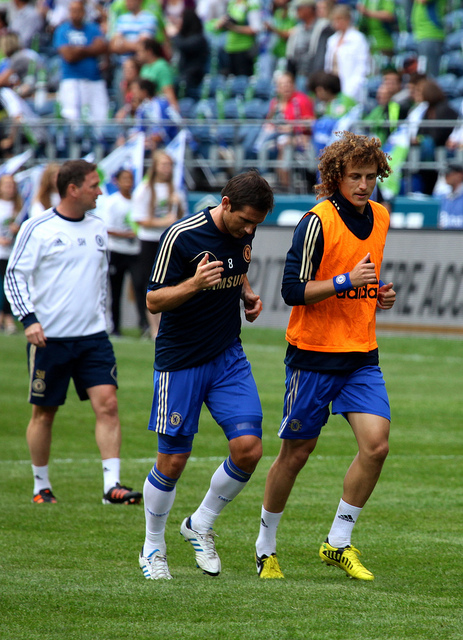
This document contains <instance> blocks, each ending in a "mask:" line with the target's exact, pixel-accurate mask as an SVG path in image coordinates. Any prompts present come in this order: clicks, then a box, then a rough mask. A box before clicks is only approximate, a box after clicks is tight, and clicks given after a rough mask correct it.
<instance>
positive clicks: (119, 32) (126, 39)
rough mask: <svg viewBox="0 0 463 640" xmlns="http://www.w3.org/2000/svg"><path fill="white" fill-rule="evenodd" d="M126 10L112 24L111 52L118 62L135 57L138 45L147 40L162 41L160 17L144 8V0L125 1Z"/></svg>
mask: <svg viewBox="0 0 463 640" xmlns="http://www.w3.org/2000/svg"><path fill="white" fill-rule="evenodd" d="M125 6H126V10H125V11H124V10H122V11H121V13H120V14H118V15H117V16H116V17H115V18H114V25H113V26H112V25H111V23H110V33H109V35H110V45H109V46H110V50H111V53H115V54H117V56H118V62H122V61H123V60H124V59H125V58H126V57H128V56H132V55H135V54H136V53H137V50H138V43H139V42H140V41H141V40H143V39H145V38H155V37H157V38H160V39H162V35H161V30H162V26H161V24H160V20H159V18H158V16H157V15H156V14H155V13H154V11H153V10H151V9H144V8H143V0H125Z"/></svg>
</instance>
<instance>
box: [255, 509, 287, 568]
mask: <svg viewBox="0 0 463 640" xmlns="http://www.w3.org/2000/svg"><path fill="white" fill-rule="evenodd" d="M282 515H283V511H281V512H280V513H272V512H271V511H266V510H265V509H264V507H262V511H261V519H260V529H259V536H258V538H257V540H256V554H257V555H258V556H271V555H272V553H276V550H277V529H278V525H279V524H280V520H281V516H282Z"/></svg>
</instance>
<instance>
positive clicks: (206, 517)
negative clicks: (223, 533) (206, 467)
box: [191, 457, 252, 533]
mask: <svg viewBox="0 0 463 640" xmlns="http://www.w3.org/2000/svg"><path fill="white" fill-rule="evenodd" d="M251 475H252V474H250V473H246V472H245V471H242V470H241V469H239V468H238V467H237V466H236V465H235V464H233V462H232V461H231V458H230V457H228V458H227V459H226V460H224V462H223V463H222V464H221V465H220V467H219V468H218V469H217V470H216V472H215V473H214V475H213V476H212V478H211V484H210V487H209V491H208V492H207V493H206V495H205V497H204V500H203V501H202V502H201V504H200V505H199V507H198V509H197V510H196V511H195V512H194V513H193V514H192V516H191V528H192V529H193V530H194V531H197V532H198V533H206V532H207V531H208V530H209V529H212V527H213V526H214V522H215V521H216V520H217V518H218V517H219V515H220V512H221V511H222V509H223V508H224V507H226V506H227V504H228V503H229V502H231V501H232V500H233V498H236V496H237V495H238V494H239V493H240V492H241V491H242V490H243V489H244V487H245V486H246V483H247V481H248V480H249V478H250V477H251Z"/></svg>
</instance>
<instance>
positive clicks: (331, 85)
mask: <svg viewBox="0 0 463 640" xmlns="http://www.w3.org/2000/svg"><path fill="white" fill-rule="evenodd" d="M317 87H321V88H322V89H325V91H329V93H331V94H333V95H335V96H336V95H338V93H341V81H340V80H339V76H337V75H335V74H334V73H327V72H326V71H314V73H312V74H311V76H310V77H309V91H312V92H313V93H315V89H316V88H317Z"/></svg>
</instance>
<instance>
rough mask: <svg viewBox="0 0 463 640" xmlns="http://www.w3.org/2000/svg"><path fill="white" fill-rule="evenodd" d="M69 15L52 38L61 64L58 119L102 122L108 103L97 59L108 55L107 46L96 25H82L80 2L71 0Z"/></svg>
mask: <svg viewBox="0 0 463 640" xmlns="http://www.w3.org/2000/svg"><path fill="white" fill-rule="evenodd" d="M69 15H70V19H69V21H67V22H63V24H61V25H60V26H59V27H58V28H57V29H56V31H55V33H54V38H53V43H54V46H55V48H56V50H57V51H58V54H59V56H60V58H61V64H62V79H61V82H60V86H59V92H58V100H59V102H60V105H61V115H62V117H63V118H65V119H67V120H78V119H79V118H81V117H82V116H83V115H86V116H87V117H88V118H89V119H91V121H92V122H102V121H104V120H106V119H107V117H108V109H109V99H108V91H107V88H106V83H105V81H104V80H103V78H102V76H101V72H100V68H99V58H100V56H102V55H104V54H105V53H106V52H107V50H108V43H107V42H106V40H105V38H104V36H103V34H102V33H101V31H100V28H99V26H98V25H97V24H95V23H91V22H85V21H84V16H85V8H84V3H83V2H81V1H80V0H73V1H72V2H71V4H70V5H69ZM86 111H88V114H86Z"/></svg>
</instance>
